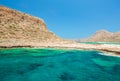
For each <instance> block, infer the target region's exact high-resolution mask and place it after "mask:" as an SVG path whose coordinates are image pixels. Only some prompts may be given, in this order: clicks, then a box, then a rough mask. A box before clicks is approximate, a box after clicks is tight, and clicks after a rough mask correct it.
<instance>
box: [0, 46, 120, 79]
mask: <svg viewBox="0 0 120 81" xmlns="http://www.w3.org/2000/svg"><path fill="white" fill-rule="evenodd" d="M99 53H100V52H98V51H88V50H61V49H47V48H46V49H35V48H32V49H31V48H15V49H0V81H120V77H119V76H120V58H119V57H108V56H104V55H100V54H99Z"/></svg>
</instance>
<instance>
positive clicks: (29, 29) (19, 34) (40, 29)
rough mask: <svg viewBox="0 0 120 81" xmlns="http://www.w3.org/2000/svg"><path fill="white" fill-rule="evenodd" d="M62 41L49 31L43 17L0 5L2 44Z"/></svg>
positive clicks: (0, 37) (0, 38) (0, 40)
mask: <svg viewBox="0 0 120 81" xmlns="http://www.w3.org/2000/svg"><path fill="white" fill-rule="evenodd" d="M60 42H64V40H63V39H61V38H60V37H58V36H56V35H55V34H54V33H52V32H51V31H49V30H48V28H47V26H46V24H45V22H44V21H43V20H42V19H40V18H37V17H34V16H31V15H28V14H26V13H22V12H19V11H16V10H13V9H10V8H7V7H4V6H0V45H3V46H4V45H25V44H26V45H29V44H30V43H60Z"/></svg>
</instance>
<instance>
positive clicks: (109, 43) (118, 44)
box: [80, 42, 120, 46]
mask: <svg viewBox="0 0 120 81" xmlns="http://www.w3.org/2000/svg"><path fill="white" fill-rule="evenodd" d="M80 43H84V44H107V45H115V46H120V42H80Z"/></svg>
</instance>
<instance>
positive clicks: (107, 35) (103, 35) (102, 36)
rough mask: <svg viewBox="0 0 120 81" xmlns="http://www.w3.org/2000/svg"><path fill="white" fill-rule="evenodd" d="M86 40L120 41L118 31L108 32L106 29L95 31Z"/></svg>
mask: <svg viewBox="0 0 120 81" xmlns="http://www.w3.org/2000/svg"><path fill="white" fill-rule="evenodd" d="M85 41H86V42H120V32H115V33H112V32H108V31H106V30H100V31H97V32H96V33H95V34H94V35H93V36H91V37H90V38H88V39H86V40H85Z"/></svg>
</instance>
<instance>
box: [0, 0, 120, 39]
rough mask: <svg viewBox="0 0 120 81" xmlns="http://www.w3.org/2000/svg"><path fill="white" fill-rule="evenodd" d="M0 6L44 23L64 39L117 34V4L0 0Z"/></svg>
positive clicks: (84, 0) (103, 0)
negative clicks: (101, 31)
mask: <svg viewBox="0 0 120 81" xmlns="http://www.w3.org/2000/svg"><path fill="white" fill-rule="evenodd" d="M0 4H1V5H4V6H8V7H10V8H13V9H16V10H20V11H22V12H26V13H28V14H31V15H34V16H37V17H40V18H42V19H44V21H45V22H46V24H47V26H48V28H49V30H51V31H53V32H54V33H55V34H57V35H58V36H60V37H62V38H66V39H75V38H86V37H89V36H91V35H92V34H93V33H94V32H96V31H97V30H101V29H106V30H108V31H111V32H116V31H120V0H0Z"/></svg>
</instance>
